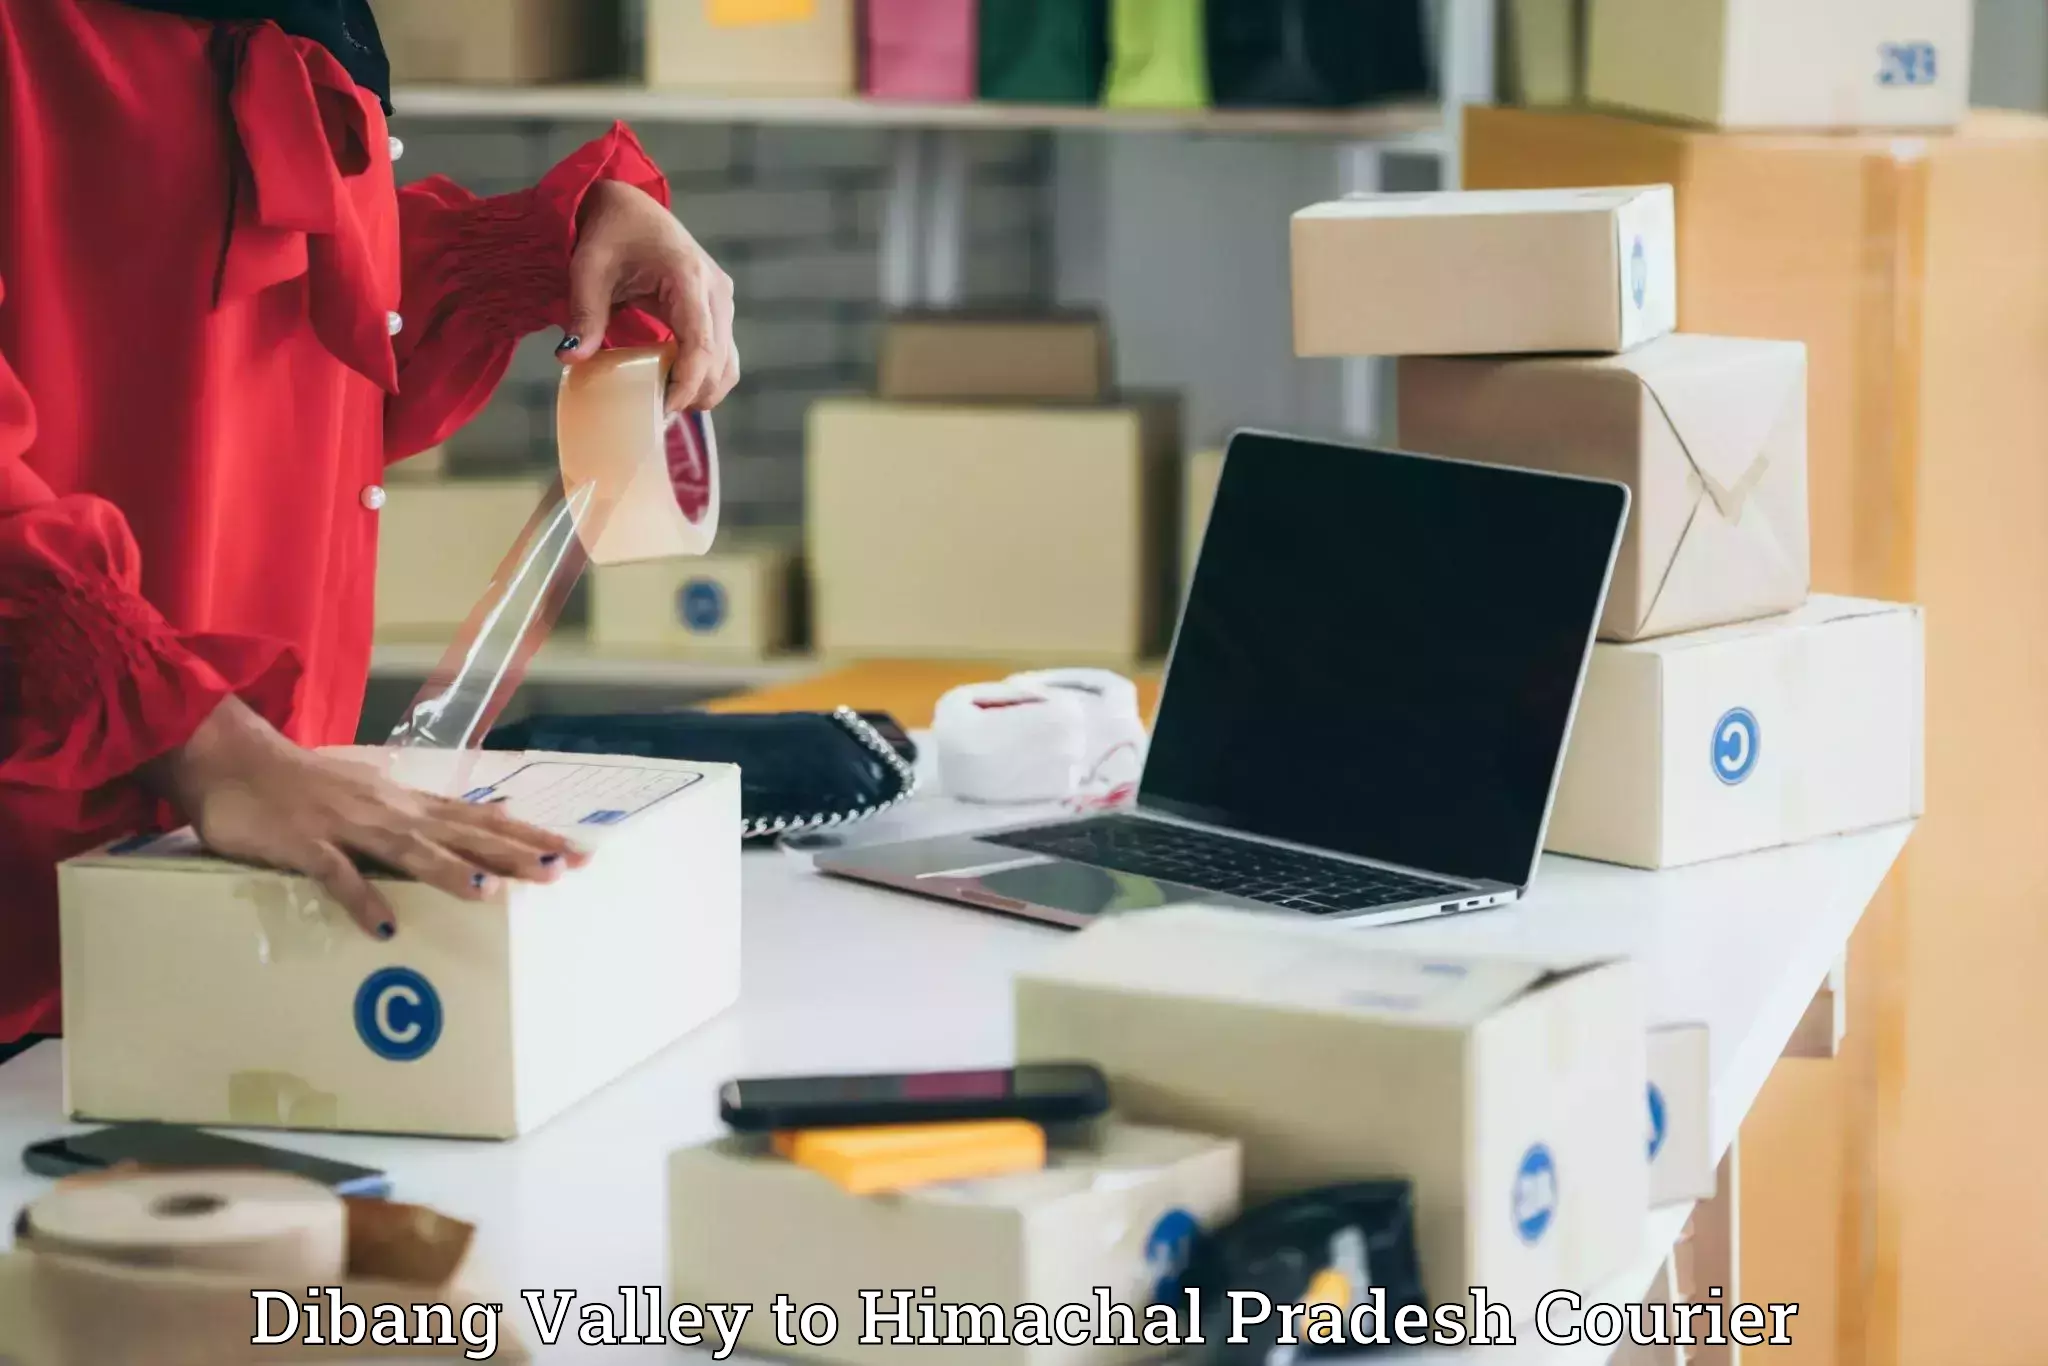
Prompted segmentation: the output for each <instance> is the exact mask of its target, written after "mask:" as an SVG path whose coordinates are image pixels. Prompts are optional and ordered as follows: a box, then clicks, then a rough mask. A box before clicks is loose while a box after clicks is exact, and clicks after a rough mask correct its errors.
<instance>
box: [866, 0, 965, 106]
mask: <svg viewBox="0 0 2048 1366" xmlns="http://www.w3.org/2000/svg"><path fill="white" fill-rule="evenodd" d="M978 16H979V10H978V8H977V5H976V4H975V3H974V0H864V3H863V4H862V6H861V19H860V22H861V38H862V56H863V58H864V60H863V62H862V71H861V88H862V90H863V92H864V93H866V94H867V95H868V96H870V97H871V98H874V99H882V100H921V101H927V102H931V103H954V102H958V101H963V100H971V99H973V98H974V87H975V78H976V75H977V74H978V66H979V62H980V56H981V48H980V41H979V33H978V25H977V19H978Z"/></svg>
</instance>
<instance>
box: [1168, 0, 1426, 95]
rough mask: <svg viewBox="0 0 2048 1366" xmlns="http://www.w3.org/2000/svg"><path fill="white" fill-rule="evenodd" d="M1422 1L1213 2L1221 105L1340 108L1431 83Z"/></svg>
mask: <svg viewBox="0 0 2048 1366" xmlns="http://www.w3.org/2000/svg"><path fill="white" fill-rule="evenodd" d="M1422 9H1423V6H1422V4H1421V3H1420V0H1381V2H1380V3H1378V4H1369V5H1361V4H1358V3H1357V0H1208V15H1207V19H1206V23H1207V29H1208V43H1209V80H1210V84H1211V86H1212V88H1213V92H1214V96H1215V101H1216V103H1217V104H1218V105H1222V106H1228V105H1243V106H1249V107H1252V108H1272V107H1275V106H1288V105H1307V106H1311V107H1322V108H1341V107H1345V106H1350V105H1359V104H1369V103H1372V102H1373V101H1376V100H1393V99H1398V98H1400V97H1402V96H1421V95H1424V94H1427V93H1428V91H1429V88H1430V84H1431V81H1430V69H1429V52H1428V47H1429V45H1428V40H1427V36H1426V35H1425V33H1424V32H1423V18H1422Z"/></svg>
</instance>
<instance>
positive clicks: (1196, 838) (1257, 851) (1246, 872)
mask: <svg viewBox="0 0 2048 1366" xmlns="http://www.w3.org/2000/svg"><path fill="white" fill-rule="evenodd" d="M980 838H981V839H982V840H984V841H986V842H987V843H989V844H999V845H1001V846H1003V847H1004V848H1006V849H1018V850H1022V851H1024V852H1026V853H1032V854H1047V855H1050V856H1052V857H1054V858H1065V859H1072V860H1073V861H1074V862H1076V863H1086V864H1092V865H1093V866H1095V867H1097V868H1107V869H1109V870H1111V871H1113V872H1118V873H1130V874H1132V875H1134V876H1137V877H1148V878H1155V879H1158V880H1160V881H1163V882H1183V883H1186V884H1187V885H1188V886H1190V887H1199V888H1201V889H1202V890H1203V891H1207V892H1221V893H1224V894H1226V895H1229V896H1238V897H1244V898H1245V899H1247V900H1250V901H1262V902H1265V903H1267V904H1268V905H1272V906H1280V907H1284V908H1285V909H1287V910H1293V911H1303V912H1307V913H1308V914H1311V915H1334V914H1338V913H1341V912H1351V911H1366V910H1371V909H1372V908H1374V907H1375V906H1398V905H1400V904H1401V903H1403V902H1406V901H1417V900H1421V899H1424V898H1427V897H1431V896H1444V895H1449V896H1455V895H1458V894H1461V893H1463V892H1465V891H1467V890H1468V889H1467V888H1465V887H1462V886H1459V885H1458V884H1456V883H1451V882H1439V881H1437V880H1436V879H1434V878H1425V877H1414V876H1411V875H1410V874H1407V873H1396V872H1392V871H1389V870H1387V869H1384V868H1369V867H1364V866H1361V865H1359V864H1356V863H1346V862H1345V861H1344V860H1342V859H1333V858H1324V857H1322V856H1320V855H1317V854H1302V853H1296V852H1295V851H1294V850H1291V849H1280V848H1276V847H1274V846H1273V845H1270V844H1259V843H1257V842H1255V841H1252V840H1243V839H1234V838H1232V837H1231V836H1229V835H1218V834H1212V833H1210V832H1208V831H1204V830H1184V829H1182V828H1181V827H1179V826H1176V825H1167V824H1165V823H1163V822H1159V821H1148V820H1140V819H1137V818H1134V817H1131V816H1101V817H1097V818H1095V819H1092V820H1085V821H1072V822H1069V823H1067V824H1064V825H1046V826H1039V827H1037V828H1035V829H1030V830H1012V831H1007V832H1005V833H1002V834H996V835H983V836H980Z"/></svg>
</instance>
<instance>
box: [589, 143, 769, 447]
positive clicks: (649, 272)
mask: <svg viewBox="0 0 2048 1366" xmlns="http://www.w3.org/2000/svg"><path fill="white" fill-rule="evenodd" d="M627 305H638V306H640V307H641V308H644V309H645V310H646V311H647V312H649V313H651V314H653V315H654V316H655V317H657V318H659V319H660V320H661V321H663V322H665V323H667V324H668V326H669V328H670V329H671V330H672V331H674V333H675V334H676V343H677V347H678V354H677V358H676V367H675V373H674V374H673V375H671V376H670V378H669V388H668V410H669V411H670V412H672V413H674V412H680V411H682V410H684V409H686V408H695V409H703V410H708V409H711V408H716V407H717V406H718V405H719V404H720V403H721V402H722V401H724V399H725V396H726V395H727V394H729V393H731V392H732V390H733V386H734V385H736V384H738V383H739V382H740V353H739V351H738V350H737V349H736V348H735V347H734V345H733V339H732V314H733V302H732V277H731V276H729V275H727V274H726V273H725V272H724V271H722V270H720V269H719V268H718V263H717V262H716V261H714V260H712V259H711V257H710V256H709V255H708V254H707V253H706V252H705V250H704V248H702V247H700V246H698V245H697V239H696V238H694V237H692V236H690V234H689V233H688V232H687V231H685V230H684V228H683V225H682V224H681V223H678V222H677V221H676V219H675V215H674V214H671V213H670V212H669V211H668V210H667V209H664V208H663V207H662V206H661V204H660V203H659V202H658V201H656V200H655V199H654V198H652V197H651V196H650V195H648V194H647V192H646V191H644V190H641V189H637V188H635V187H634V186H631V185H627V184H625V183H623V182H621V181H616V180H604V181H599V182H598V183H597V184H596V185H593V186H592V187H591V188H590V192H589V193H588V194H587V195H585V196H584V200H583V210H582V215H581V217H580V218H579V220H578V223H577V235H576V252H575V255H574V256H572V257H571V258H570V260H569V334H568V335H567V336H566V337H564V338H563V339H562V344H561V345H560V346H559V347H557V348H556V349H555V354H556V355H557V356H559V357H561V359H562V361H563V363H564V364H568V365H573V364H575V363H576V362H577V361H583V360H589V359H590V358H591V357H592V356H594V355H596V354H597V353H598V349H599V348H600V347H602V346H603V345H604V336H605V332H606V331H607V330H608V329H609V328H610V327H611V321H612V311H613V310H614V309H616V308H620V307H624V306H627Z"/></svg>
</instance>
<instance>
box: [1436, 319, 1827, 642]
mask: <svg viewBox="0 0 2048 1366" xmlns="http://www.w3.org/2000/svg"><path fill="white" fill-rule="evenodd" d="M1399 373H1400V403H1399V410H1400V418H1401V444H1402V446H1404V447H1405V448H1406V449H1408V450H1412V451H1423V452H1427V453H1429V454H1432V455H1450V456H1457V457H1459V458H1461V459H1466V460H1485V461H1489V462H1492V463H1495V464H1502V465H1521V466H1525V467H1528V468H1532V469H1544V470H1555V471H1557V472H1559V473H1563V474H1577V475H1585V476H1588V477H1591V478H1596V479H1614V480H1618V481H1620V482H1621V483H1624V484H1627V485H1628V486H1629V490H1630V493H1631V495H1632V500H1631V502H1630V505H1629V517H1628V529H1627V531H1626V532H1625V533H1624V535H1623V537H1622V543H1621V554H1620V556H1619V558H1618V559H1617V560H1616V561H1615V566H1614V581H1613V585H1612V587H1610V588H1609V589H1608V593H1607V611H1606V613H1605V615H1603V616H1602V617H1601V619H1600V637H1601V639H1603V640H1641V639H1644V638H1645V637H1649V636H1662V635H1670V634H1672V633H1673V632H1676V631H1691V630H1695V629H1697V628H1699V627H1703V626H1720V625H1723V624H1725V623H1727V622H1731V621H1744V620H1747V619H1749V618H1751V617H1760V616H1764V615H1767V614H1769V613H1772V612H1786V611H1790V610H1791V609H1792V608H1794V607H1797V606H1799V605H1800V604H1801V603H1802V602H1805V601H1806V593H1807V587H1808V584H1809V581H1810V579H1811V577H1812V567H1811V565H1810V563H1809V560H1808V555H1807V532H1806V348H1805V347H1803V346H1801V345H1799V343H1797V342H1776V341H1746V340H1738V339H1735V338H1731V337H1702V336H1698V335H1696V334H1692V333H1683V334H1679V335H1675V336H1669V337H1664V338H1661V339H1660V340H1657V341H1654V342H1651V343H1650V344H1649V345H1647V346H1642V347H1638V348H1637V349H1635V350H1634V351H1630V352H1628V353H1627V354H1626V355H1622V356H1607V357H1596V358H1581V357H1530V358H1528V359H1517V360H1426V359H1415V358H1410V359H1408V360H1404V361H1402V362H1401V364H1400V367H1399Z"/></svg>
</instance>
